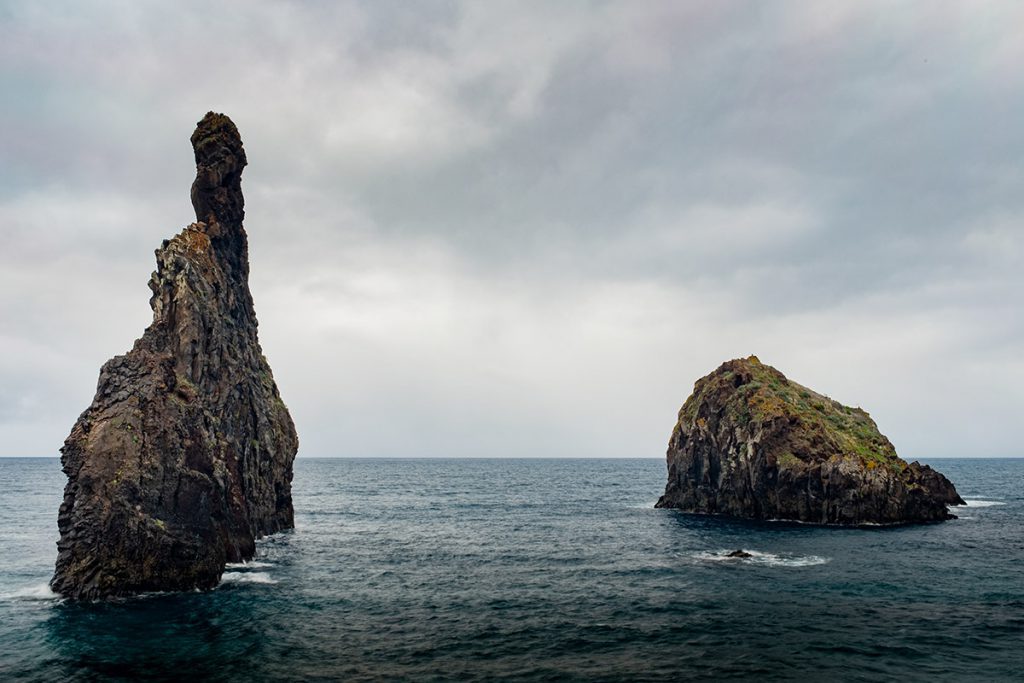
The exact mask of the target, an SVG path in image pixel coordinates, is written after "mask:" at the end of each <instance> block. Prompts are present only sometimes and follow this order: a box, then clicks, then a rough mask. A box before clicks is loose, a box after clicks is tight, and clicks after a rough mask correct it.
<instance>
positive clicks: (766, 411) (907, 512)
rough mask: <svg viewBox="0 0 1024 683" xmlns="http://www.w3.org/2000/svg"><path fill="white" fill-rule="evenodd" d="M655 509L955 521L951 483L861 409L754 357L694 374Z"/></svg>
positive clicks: (804, 518)
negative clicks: (907, 458) (908, 457)
mask: <svg viewBox="0 0 1024 683" xmlns="http://www.w3.org/2000/svg"><path fill="white" fill-rule="evenodd" d="M667 457H668V484H667V485H666V486H665V495H663V496H662V497H661V500H659V501H658V503H657V507H663V508H677V509H680V510H684V511H686V512H699V513H711V514H724V515H732V516H735V517H744V518H747V519H762V520H768V519H779V520H783V519H785V520H795V521H801V522H812V523H816V524H844V525H860V524H908V523H914V522H937V521H941V520H944V519H952V518H953V517H954V516H953V515H951V514H950V513H949V509H948V507H947V506H949V505H963V504H964V501H963V500H962V499H961V498H960V496H959V495H958V494H957V492H956V489H955V488H954V487H953V484H952V483H950V481H949V480H948V479H946V478H945V477H944V476H942V475H941V474H939V473H938V472H936V471H935V470H933V469H932V468H930V467H928V466H927V465H921V464H920V463H917V462H912V463H909V464H908V463H906V462H904V461H903V460H901V459H900V458H899V457H898V456H897V455H896V449H895V448H893V445H892V443H890V442H889V439H887V438H885V437H884V436H883V435H882V434H881V433H879V431H878V427H877V426H876V425H875V422H874V420H872V419H871V417H870V416H868V414H867V413H866V412H864V411H863V410H861V409H860V408H849V407H847V406H844V405H842V404H840V403H838V402H836V401H833V400H832V399H830V398H828V397H827V396H822V395H821V394H819V393H816V392H814V391H811V390H810V389H808V388H807V387H804V386H801V385H799V384H797V383H796V382H793V381H791V380H789V379H786V377H785V375H783V374H782V373H781V372H779V371H778V370H776V369H775V368H773V367H769V366H767V365H764V364H763V363H761V361H759V360H758V359H757V358H756V357H754V356H751V357H750V358H741V359H738V360H731V361H729V362H727V363H723V364H722V365H721V367H719V368H718V369H717V370H715V371H714V372H712V373H711V374H710V375H708V376H707V377H703V378H701V379H699V380H697V383H696V384H695V385H694V387H693V394H691V395H690V398H688V399H687V400H686V403H684V404H683V408H682V410H680V411H679V419H678V421H677V422H676V426H675V429H674V430H673V432H672V438H671V440H670V441H669V446H668V456H667Z"/></svg>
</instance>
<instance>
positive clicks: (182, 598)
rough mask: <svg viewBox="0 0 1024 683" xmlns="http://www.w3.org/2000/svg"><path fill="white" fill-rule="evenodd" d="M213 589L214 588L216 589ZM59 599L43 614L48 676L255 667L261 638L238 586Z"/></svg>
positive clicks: (208, 676) (236, 671)
mask: <svg viewBox="0 0 1024 683" xmlns="http://www.w3.org/2000/svg"><path fill="white" fill-rule="evenodd" d="M218 593H220V595H218ZM230 593H231V595H225V594H224V593H221V592H220V591H217V592H216V593H198V592H196V593H191V594H189V593H185V594H182V593H177V594H170V593H166V594H150V595H145V596H139V597H133V598H126V599H123V600H116V601H106V602H92V603H85V602H77V601H70V600H69V601H62V602H61V603H60V604H57V605H55V606H54V608H53V614H52V615H51V616H50V618H49V619H47V620H46V622H45V624H44V625H43V628H44V629H45V635H44V637H45V639H46V641H47V643H48V644H49V645H50V646H51V648H52V651H53V652H54V653H56V655H57V659H56V661H55V662H54V664H56V665H57V667H58V668H59V669H60V672H59V673H58V672H54V675H55V676H56V677H55V678H54V680H61V679H63V680H96V679H101V680H107V679H115V680H140V679H141V680H157V681H174V680H181V678H182V676H183V674H184V673H185V672H187V675H188V676H189V678H193V679H195V680H204V681H205V680H213V681H216V680H229V679H231V680H234V679H238V678H241V677H243V676H250V675H254V674H255V673H256V672H255V671H254V668H253V667H254V664H253V663H254V662H258V661H260V660H261V659H262V658H263V650H264V648H265V646H266V645H265V644H266V642H267V639H268V638H269V637H271V635H272V634H268V633H265V630H264V629H263V628H262V627H261V625H260V623H261V622H260V619H259V618H258V615H257V614H255V613H254V609H253V607H254V604H255V603H254V602H253V601H252V600H246V599H243V598H240V597H239V596H241V595H244V594H243V593H241V592H239V591H231V592H230Z"/></svg>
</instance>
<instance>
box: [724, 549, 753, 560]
mask: <svg viewBox="0 0 1024 683" xmlns="http://www.w3.org/2000/svg"><path fill="white" fill-rule="evenodd" d="M725 556H726V557H738V558H741V559H745V558H748V557H753V555H751V554H750V553H748V552H747V551H746V550H743V549H742V548H740V549H739V550H733V551H732V552H731V553H726V555H725Z"/></svg>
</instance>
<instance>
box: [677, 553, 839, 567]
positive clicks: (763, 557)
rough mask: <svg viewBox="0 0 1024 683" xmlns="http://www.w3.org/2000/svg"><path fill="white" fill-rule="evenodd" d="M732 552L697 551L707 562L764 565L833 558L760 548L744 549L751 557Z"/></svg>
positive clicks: (807, 563)
mask: <svg viewBox="0 0 1024 683" xmlns="http://www.w3.org/2000/svg"><path fill="white" fill-rule="evenodd" d="M730 552H732V551H731V550H719V551H717V552H702V553H697V556H696V557H697V559H699V560H703V561H705V562H732V563H742V564H752V565H759V566H764V567H813V566H816V565H819V564H825V563H827V562H829V561H830V560H831V558H828V557H820V556H818V555H776V554H775V553H764V552H761V551H759V550H744V551H743V552H745V553H748V554H749V555H750V557H729V553H730Z"/></svg>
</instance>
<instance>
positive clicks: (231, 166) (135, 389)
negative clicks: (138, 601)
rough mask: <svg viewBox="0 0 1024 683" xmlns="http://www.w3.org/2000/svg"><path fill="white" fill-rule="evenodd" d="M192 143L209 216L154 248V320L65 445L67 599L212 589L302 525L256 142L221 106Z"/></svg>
mask: <svg viewBox="0 0 1024 683" xmlns="http://www.w3.org/2000/svg"><path fill="white" fill-rule="evenodd" d="M192 147H193V148H194V150H195V157H196V179H195V182H194V183H193V185H192V205H193V206H194V207H195V211H196V218H197V222H196V223H193V224H192V225H190V226H188V227H187V228H185V229H184V230H183V231H182V232H181V233H180V234H178V235H176V236H175V237H174V238H173V239H170V240H165V241H164V243H163V245H162V246H161V247H160V248H159V249H157V251H156V259H157V270H156V272H155V273H153V276H152V277H151V278H150V281H149V288H150V289H151V290H152V291H153V296H152V297H151V298H150V301H149V303H150V306H151V307H152V309H153V323H152V324H151V325H150V326H149V327H148V328H147V329H146V331H145V332H144V333H143V335H142V338H141V339H139V340H138V341H136V342H135V346H134V347H133V348H132V350H131V351H129V352H128V353H127V354H125V355H123V356H116V357H114V358H112V359H111V360H109V361H107V363H106V364H105V365H104V366H103V368H102V369H101V370H100V378H99V385H98V387H97V390H96V397H95V398H94V399H93V402H92V405H90V406H89V408H88V409H87V410H86V411H85V412H84V413H82V415H81V417H79V418H78V422H76V423H75V426H74V427H73V428H72V430H71V435H70V436H69V437H68V438H67V440H66V441H65V442H64V447H63V448H62V449H61V454H62V456H61V463H62V464H63V468H64V473H65V474H66V475H67V477H68V483H67V486H66V488H65V489H64V502H63V503H62V504H61V506H60V515H59V518H58V526H59V527H60V541H59V542H58V544H57V547H58V556H57V569H56V573H55V574H54V577H53V580H52V582H51V586H52V587H53V589H54V590H55V591H56V592H58V593H61V594H63V595H65V596H68V597H71V598H80V599H93V598H104V597H110V596H118V595H130V594H133V593H139V592H143V591H168V590H186V589H192V588H212V587H214V586H216V585H217V583H218V582H219V581H220V577H221V574H222V573H223V571H224V566H225V564H226V563H227V562H237V561H241V560H246V559H249V558H251V557H252V556H253V554H254V552H255V541H256V539H257V538H259V537H261V536H264V535H266V534H272V533H274V532H277V531H281V530H282V529H289V528H291V527H292V526H294V522H293V512H292V498H291V480H292V462H293V460H294V459H295V452H296V449H297V448H298V439H297V437H296V434H295V427H294V425H293V424H292V420H291V417H290V416H289V414H288V409H287V408H286V407H285V405H284V403H283V402H282V401H281V397H280V395H279V394H278V391H277V385H276V384H275V383H274V379H273V377H272V375H271V372H270V367H269V366H268V365H267V361H266V359H265V358H264V357H263V354H262V352H261V350H260V344H259V340H258V338H257V334H256V324H257V323H256V313H255V311H254V309H253V303H252V296H251V294H250V293H249V282H248V280H249V256H248V244H247V239H246V234H245V230H244V228H243V227H242V219H243V217H244V215H245V212H244V210H243V198H242V189H241V176H242V169H243V168H244V167H245V165H246V158H245V150H244V149H243V148H242V140H241V138H240V137H239V135H238V130H237V129H236V128H235V124H234V123H232V122H231V120H230V119H229V118H228V117H227V116H224V115H223V114H215V113H213V112H211V113H209V114H207V115H206V116H205V117H204V118H203V120H202V121H200V122H199V125H198V126H197V128H196V131H195V133H193V134H192Z"/></svg>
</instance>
